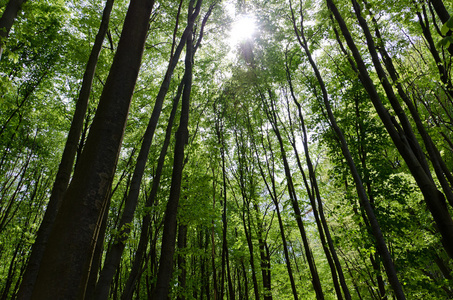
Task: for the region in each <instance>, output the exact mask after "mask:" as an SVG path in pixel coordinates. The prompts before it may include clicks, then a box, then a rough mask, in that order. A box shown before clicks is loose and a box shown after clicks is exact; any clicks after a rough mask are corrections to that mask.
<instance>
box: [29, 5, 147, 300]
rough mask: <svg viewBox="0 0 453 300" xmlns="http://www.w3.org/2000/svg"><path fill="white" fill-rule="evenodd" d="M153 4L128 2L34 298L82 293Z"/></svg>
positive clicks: (72, 295) (69, 296)
mask: <svg viewBox="0 0 453 300" xmlns="http://www.w3.org/2000/svg"><path fill="white" fill-rule="evenodd" d="M153 4H154V2H153V1H152V0H131V3H130V5H129V9H128V11H127V14H126V19H125V22H124V27H123V32H122V34H121V38H120V41H119V44H118V49H117V52H116V55H115V57H114V60H113V64H112V67H111V69H110V72H109V76H108V78H107V81H106V84H105V86H104V90H103V92H102V95H101V99H100V101H99V106H98V109H97V112H96V115H95V117H94V120H93V123H92V126H91V130H90V132H89V135H88V138H87V142H86V145H85V147H84V150H83V152H82V156H81V158H80V161H79V164H78V166H77V168H76V169H75V172H74V176H73V180H72V182H71V184H70V185H69V187H68V189H67V191H66V193H65V196H64V198H63V203H62V205H61V208H60V210H59V212H58V215H57V217H56V220H55V225H54V227H53V229H52V231H51V234H50V236H49V240H48V244H47V247H46V249H45V252H44V255H43V259H42V262H41V267H40V269H39V273H38V276H37V280H36V284H35V288H34V291H33V296H32V297H34V298H36V299H50V298H54V299H55V298H58V299H82V298H84V294H85V288H86V284H87V280H88V278H89V275H90V274H89V271H90V268H91V263H92V257H93V251H94V247H95V245H96V243H97V238H98V233H99V227H100V226H101V223H102V217H103V212H104V210H105V209H106V208H107V207H108V203H106V200H107V195H108V193H109V191H110V186H111V183H112V180H113V176H114V173H115V168H116V163H117V160H118V155H119V152H120V147H121V142H122V138H123V134H124V128H125V125H126V120H127V115H128V112H129V106H130V103H131V99H132V94H133V91H134V87H135V82H136V79H137V76H138V72H139V69H140V64H141V58H142V54H143V49H144V45H145V40H146V36H147V31H148V22H149V17H150V14H151V10H152V7H153Z"/></svg>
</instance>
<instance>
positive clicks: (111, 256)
mask: <svg viewBox="0 0 453 300" xmlns="http://www.w3.org/2000/svg"><path fill="white" fill-rule="evenodd" d="M198 12H199V10H198V11H196V12H195V16H196V15H197V14H198ZM178 19H179V16H178ZM178 23H179V22H178V20H177V22H176V24H178ZM193 24H194V22H188V24H187V27H186V29H185V30H184V32H183V35H182V37H181V40H180V42H179V44H178V46H177V47H176V51H175V53H174V55H172V57H171V59H170V63H169V65H168V68H167V72H166V74H165V77H164V81H163V82H162V84H161V87H160V90H159V93H158V95H157V98H156V101H155V104H154V108H153V112H152V114H151V118H150V120H149V123H148V126H147V128H146V131H145V134H144V135H143V141H142V146H141V148H140V152H139V154H138V157H137V163H136V165H135V169H134V175H133V176H132V181H131V185H130V192H129V195H128V197H127V200H126V203H125V207H124V210H123V215H122V218H121V222H120V224H119V228H118V230H119V232H121V234H120V236H121V239H119V240H118V241H116V242H115V243H114V244H113V246H112V247H111V248H110V251H109V252H108V253H107V255H106V259H105V264H104V268H103V269H102V272H101V276H100V278H99V283H98V285H97V287H96V299H99V300H101V299H106V298H107V296H108V293H109V287H110V283H111V282H112V280H113V277H114V275H115V272H116V270H117V268H118V265H119V263H120V261H121V256H122V254H123V250H124V247H125V246H126V244H125V242H126V240H127V236H128V235H129V233H130V229H131V228H130V226H127V224H130V223H131V222H132V220H133V217H134V214H135V209H136V207H137V204H138V198H139V193H140V185H141V181H142V177H143V174H144V171H145V166H146V163H147V161H148V154H149V149H150V147H151V144H152V140H153V137H154V132H155V130H156V128H157V123H158V120H159V117H160V114H161V111H162V106H163V102H164V99H165V96H166V94H167V92H168V89H169V87H170V81H171V78H172V75H173V71H174V69H175V67H176V65H177V63H178V61H179V57H180V54H181V52H182V49H183V48H184V45H185V43H186V40H187V38H188V36H189V35H190V33H191V29H192V27H193ZM175 27H177V26H175ZM175 30H176V29H175ZM165 152H166V151H165Z"/></svg>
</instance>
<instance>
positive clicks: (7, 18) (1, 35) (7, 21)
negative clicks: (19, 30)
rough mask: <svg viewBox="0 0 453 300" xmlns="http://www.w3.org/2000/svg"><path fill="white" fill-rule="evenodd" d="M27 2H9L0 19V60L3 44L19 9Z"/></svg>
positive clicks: (10, 0)
mask: <svg viewBox="0 0 453 300" xmlns="http://www.w3.org/2000/svg"><path fill="white" fill-rule="evenodd" d="M25 1H27V0H9V2H8V4H7V5H6V8H5V10H4V11H3V15H2V17H1V18H0V59H1V58H2V54H3V49H4V44H5V41H6V39H7V38H8V34H9V32H10V30H11V27H12V26H13V23H14V20H15V19H16V17H17V14H18V13H19V10H20V7H21V6H22V4H23V3H24V2H25Z"/></svg>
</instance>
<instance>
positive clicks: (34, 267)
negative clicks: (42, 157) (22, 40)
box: [17, 0, 114, 299]
mask: <svg viewBox="0 0 453 300" xmlns="http://www.w3.org/2000/svg"><path fill="white" fill-rule="evenodd" d="M113 1H114V0H107V2H106V4H105V8H104V12H103V14H102V20H101V25H100V27H99V31H98V33H97V35H96V39H95V41H94V45H93V48H92V49H91V53H90V57H89V58H88V62H87V66H86V70H85V73H84V75H83V80H82V86H81V88H80V93H79V99H78V100H77V104H76V109H75V111H74V117H73V119H72V122H71V127H70V129H69V133H68V138H67V140H66V145H65V148H64V151H63V156H62V158H61V162H60V165H59V167H58V172H57V175H56V177H55V182H54V185H53V188H52V193H51V195H50V199H49V203H48V205H47V209H46V213H45V214H44V218H43V221H42V222H41V226H40V227H39V230H38V233H37V237H36V240H35V243H34V245H33V248H32V252H31V256H30V259H29V262H28V265H27V269H26V271H25V274H24V277H23V279H22V283H21V287H20V289H19V294H18V296H17V299H29V298H30V296H31V293H32V291H33V287H34V283H35V281H36V276H37V275H38V270H39V267H40V263H41V259H42V255H43V253H44V249H45V247H46V244H47V239H48V238H49V234H50V231H51V230H52V225H53V223H54V221H55V218H56V215H57V212H58V209H59V208H60V205H61V202H62V199H63V195H64V192H65V191H66V189H67V187H68V184H69V179H70V176H71V173H72V167H73V165H74V160H75V156H76V153H77V147H78V145H79V139H80V133H81V132H82V127H83V121H84V119H85V114H86V111H87V107H88V100H89V97H90V92H91V86H92V82H93V78H94V74H95V71H96V65H97V61H98V57H99V53H100V52H101V49H102V43H103V41H104V38H105V35H106V33H107V29H108V24H109V19H110V12H111V11H112V7H113Z"/></svg>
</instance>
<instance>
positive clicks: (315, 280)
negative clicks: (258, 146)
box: [260, 91, 324, 300]
mask: <svg viewBox="0 0 453 300" xmlns="http://www.w3.org/2000/svg"><path fill="white" fill-rule="evenodd" d="M260 96H261V101H262V102H263V107H264V108H265V113H266V115H267V118H268V120H269V122H270V123H271V125H272V130H273V131H274V133H275V136H276V137H277V140H278V143H279V146H280V153H281V156H282V160H283V168H284V170H285V177H286V181H287V189H288V193H289V197H290V200H291V204H292V207H293V210H294V214H295V215H296V222H297V227H298V228H299V232H300V235H301V237H302V241H303V246H304V251H305V256H306V257H307V261H308V267H309V269H310V274H311V277H312V284H313V288H314V290H315V293H316V298H317V299H318V300H321V299H324V292H323V290H322V286H321V281H320V279H319V274H318V270H317V269H316V263H315V260H314V257H313V253H312V252H311V248H310V244H309V241H308V237H307V233H306V231H305V227H304V224H303V221H302V213H301V211H300V207H299V201H298V198H297V194H296V191H295V189H294V183H293V178H292V174H291V169H290V167H289V163H288V158H287V155H286V150H285V147H284V143H283V138H282V136H281V133H280V129H279V128H278V121H277V120H278V118H277V115H276V113H275V109H274V105H273V102H274V100H273V99H272V97H273V96H272V93H271V91H269V98H270V99H269V102H270V103H268V102H267V100H266V97H265V96H264V94H263V93H262V92H261V91H260Z"/></svg>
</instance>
